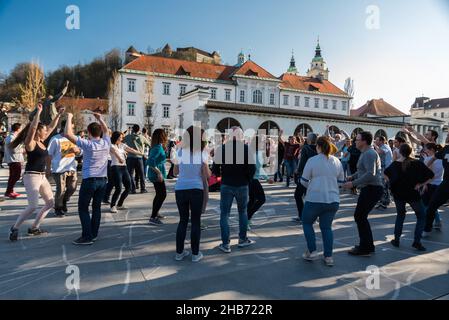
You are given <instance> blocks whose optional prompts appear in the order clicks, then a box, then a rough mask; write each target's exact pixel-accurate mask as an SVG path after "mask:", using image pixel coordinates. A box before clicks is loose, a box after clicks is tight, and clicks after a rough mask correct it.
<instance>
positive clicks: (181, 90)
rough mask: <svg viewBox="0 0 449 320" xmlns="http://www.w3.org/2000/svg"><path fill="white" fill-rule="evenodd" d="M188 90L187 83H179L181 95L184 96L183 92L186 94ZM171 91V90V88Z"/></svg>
mask: <svg viewBox="0 0 449 320" xmlns="http://www.w3.org/2000/svg"><path fill="white" fill-rule="evenodd" d="M186 90H187V85H185V84H180V85H179V95H180V96H182V95H183V94H185V93H186ZM169 91H170V89H169Z"/></svg>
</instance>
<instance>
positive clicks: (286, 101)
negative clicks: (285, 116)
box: [284, 95, 288, 106]
mask: <svg viewBox="0 0 449 320" xmlns="http://www.w3.org/2000/svg"><path fill="white" fill-rule="evenodd" d="M284 106H288V96H287V95H284Z"/></svg>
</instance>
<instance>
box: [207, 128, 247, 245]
mask: <svg viewBox="0 0 449 320" xmlns="http://www.w3.org/2000/svg"><path fill="white" fill-rule="evenodd" d="M231 157H232V158H231ZM255 171H256V165H255V155H254V152H253V151H250V148H249V147H248V146H247V145H246V144H245V143H244V142H243V131H242V129H241V128H239V127H232V128H231V132H230V138H229V139H228V141H227V142H226V143H225V144H224V145H222V146H221V147H219V148H218V149H217V150H216V151H215V153H214V164H213V167H212V172H213V173H214V174H215V175H216V176H217V177H218V176H221V177H222V179H221V183H222V185H221V191H220V193H221V194H220V196H221V198H220V211H221V214H220V228H221V240H222V243H221V244H220V245H219V247H218V248H219V249H220V250H221V251H223V252H225V253H230V252H231V246H230V243H231V240H230V231H229V216H230V213H231V207H232V202H233V201H234V198H235V200H236V201H237V208H238V212H239V242H238V246H239V248H243V247H247V246H250V245H252V244H254V243H255V242H254V241H253V240H250V239H248V237H247V231H248V216H247V206H248V186H249V183H250V181H251V180H252V178H253V177H254V173H255Z"/></svg>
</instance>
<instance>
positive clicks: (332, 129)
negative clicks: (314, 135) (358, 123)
mask: <svg viewBox="0 0 449 320" xmlns="http://www.w3.org/2000/svg"><path fill="white" fill-rule="evenodd" d="M339 133H340V129H339V128H338V127H336V126H330V127H329V134H330V136H331V137H332V138H333V137H335V135H336V134H339Z"/></svg>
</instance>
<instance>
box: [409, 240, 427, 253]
mask: <svg viewBox="0 0 449 320" xmlns="http://www.w3.org/2000/svg"><path fill="white" fill-rule="evenodd" d="M412 247H413V248H415V249H416V250H418V251H426V248H424V246H423V245H422V243H421V242H413V244H412Z"/></svg>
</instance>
